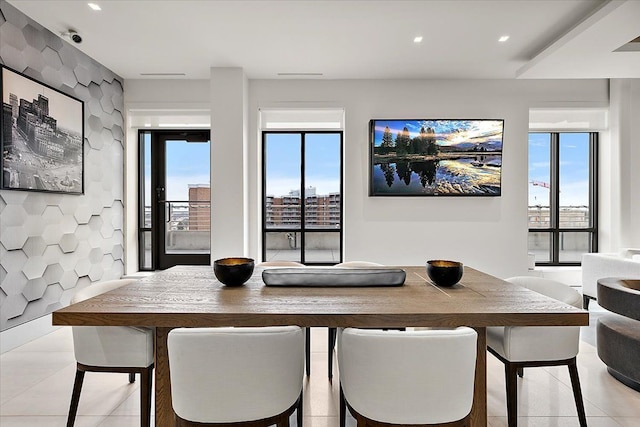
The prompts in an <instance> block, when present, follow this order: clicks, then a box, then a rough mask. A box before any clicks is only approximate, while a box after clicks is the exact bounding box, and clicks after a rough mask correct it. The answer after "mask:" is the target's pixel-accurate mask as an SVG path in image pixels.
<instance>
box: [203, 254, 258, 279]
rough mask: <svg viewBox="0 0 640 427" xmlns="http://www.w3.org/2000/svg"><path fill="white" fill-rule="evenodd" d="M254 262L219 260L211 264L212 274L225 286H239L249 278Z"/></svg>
mask: <svg viewBox="0 0 640 427" xmlns="http://www.w3.org/2000/svg"><path fill="white" fill-rule="evenodd" d="M254 266H255V262H254V261H253V259H251V258H241V257H234V258H221V259H217V260H215V261H214V262H213V272H214V273H215V275H216V277H217V278H218V280H219V281H221V282H222V283H224V284H225V285H227V286H240V285H242V284H243V283H244V282H246V281H247V280H249V277H251V274H253V267H254Z"/></svg>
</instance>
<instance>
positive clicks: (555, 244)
mask: <svg viewBox="0 0 640 427" xmlns="http://www.w3.org/2000/svg"><path fill="white" fill-rule="evenodd" d="M550 137H551V141H550V142H551V144H550V146H551V159H550V161H551V177H550V180H551V182H550V187H551V194H550V198H549V204H550V207H549V209H550V218H549V219H550V226H551V248H550V249H551V254H550V255H551V256H550V257H549V260H550V261H551V263H552V264H558V263H559V262H560V233H559V226H560V135H559V134H558V133H557V132H553V133H551V134H550Z"/></svg>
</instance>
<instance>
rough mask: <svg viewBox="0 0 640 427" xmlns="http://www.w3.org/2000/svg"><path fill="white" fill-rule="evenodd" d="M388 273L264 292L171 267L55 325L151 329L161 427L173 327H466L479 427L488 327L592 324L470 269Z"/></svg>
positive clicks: (251, 284) (252, 283)
mask: <svg viewBox="0 0 640 427" xmlns="http://www.w3.org/2000/svg"><path fill="white" fill-rule="evenodd" d="M393 268H402V269H403V270H405V272H406V280H405V283H404V285H403V286H397V287H332V286H326V287H323V286H320V287H305V286H296V287H277V286H265V284H264V282H263V281H262V271H263V268H260V267H256V268H255V270H254V272H253V275H252V277H251V278H250V279H249V280H248V281H247V282H246V283H245V284H244V285H242V286H236V287H229V286H224V285H222V284H221V283H220V282H219V281H218V280H217V279H216V278H215V275H214V273H213V269H212V268H211V267H209V266H178V267H173V268H170V269H168V270H164V271H160V272H157V273H155V274H153V275H151V276H148V277H146V278H143V279H140V280H138V281H136V282H134V283H131V284H129V285H126V286H124V287H121V288H119V289H115V290H113V291H111V292H108V293H105V294H102V295H99V296H96V297H94V298H91V299H88V300H85V301H82V302H80V303H77V304H73V305H70V306H68V307H65V308H62V309H60V310H57V311H55V312H54V313H53V324H54V325H69V326H83V325H88V326H148V327H155V328H156V329H155V331H156V332H155V334H156V335H155V385H156V388H155V405H156V406H155V420H156V426H161V427H165V426H173V425H174V412H173V408H172V406H171V383H170V376H169V360H168V353H167V335H168V333H169V331H170V330H171V329H173V328H179V327H215V326H278V325H299V326H302V327H349V326H351V327H366V328H402V327H421V326H422V327H425V326H430V327H457V326H469V327H472V328H473V329H475V330H476V331H477V332H478V344H477V348H478V352H477V362H476V374H475V375H476V378H475V389H474V399H473V407H472V410H471V422H472V425H473V426H474V427H476V426H482V427H485V426H486V425H487V385H486V378H487V372H486V355H487V352H486V348H487V345H486V327H488V326H508V325H509V326H533V325H536V326H552V325H564V326H583V325H588V324H589V315H588V312H586V311H584V310H580V309H577V308H574V307H572V306H570V305H567V304H564V303H561V302H559V301H556V300H553V299H551V298H548V297H546V296H543V295H541V294H538V293H535V292H533V291H530V290H528V289H526V288H523V287H520V286H517V285H514V284H511V283H509V282H505V281H504V280H501V279H499V278H497V277H494V276H491V275H489V274H486V273H483V272H481V271H478V270H475V269H473V268H470V267H465V268H464V275H463V277H462V279H461V281H460V282H459V283H458V284H456V285H454V286H453V287H449V288H443V287H438V286H436V285H434V284H433V283H432V282H431V281H430V280H429V279H428V277H427V275H426V271H425V268H424V267H415V266H399V267H393ZM327 285H330V284H327ZM329 357H331V355H329ZM425 363H428V361H425Z"/></svg>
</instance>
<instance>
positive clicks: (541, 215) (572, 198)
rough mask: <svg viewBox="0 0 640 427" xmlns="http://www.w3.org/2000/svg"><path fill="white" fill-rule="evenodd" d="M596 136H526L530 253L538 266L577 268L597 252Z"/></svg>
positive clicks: (585, 134) (577, 134)
mask: <svg viewBox="0 0 640 427" xmlns="http://www.w3.org/2000/svg"><path fill="white" fill-rule="evenodd" d="M597 148H598V133H597V132H532V133H529V252H530V253H534V254H535V256H536V264H537V265H580V260H581V258H582V254H583V253H586V252H596V251H597V242H598V222H597V215H596V213H597V211H598V205H597V184H596V183H597V172H598V168H597V152H598V150H597Z"/></svg>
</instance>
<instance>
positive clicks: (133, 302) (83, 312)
mask: <svg viewBox="0 0 640 427" xmlns="http://www.w3.org/2000/svg"><path fill="white" fill-rule="evenodd" d="M387 268H402V269H403V270H404V271H405V272H406V279H405V283H404V285H403V286H396V287H378V286H376V287H335V286H327V287H322V286H320V287H306V286H294V287H290V286H287V287H279V286H266V285H265V284H264V282H263V280H262V271H263V270H264V268H263V267H259V266H257V267H256V268H255V269H254V272H253V275H252V276H251V278H250V279H249V280H248V281H247V282H246V283H245V284H244V285H241V286H233V287H231V286H225V285H223V284H222V283H220V282H219V281H218V280H217V279H216V277H215V275H214V272H213V268H212V267H211V266H176V267H172V268H169V269H167V270H164V271H160V272H157V273H155V274H153V275H151V276H148V277H145V278H142V279H140V280H137V281H135V282H133V283H131V284H129V285H127V286H124V287H121V288H118V289H115V290H113V291H110V292H108V293H105V294H102V295H98V296H96V297H94V298H91V299H89V300H86V301H82V302H80V303H77V304H73V305H70V306H68V307H65V308H62V309H59V310H57V311H55V312H54V313H53V324H54V325H74V326H76V325H86V326H89V325H93V326H107V325H121V326H156V327H168V328H173V327H205V326H206V327H210V326H275V325H290V324H296V325H299V326H305V327H314V326H329V327H347V326H353V327H411V326H445V327H455V326H461V325H472V326H475V327H487V326H506V325H516V326H529V325H537V326H545V325H566V326H580V325H588V323H589V315H588V312H586V311H584V310H581V309H577V308H575V307H572V306H570V305H568V304H565V303H562V302H559V301H556V300H554V299H551V298H548V297H546V296H544V295H541V294H538V293H536V292H533V291H531V290H529V289H526V288H524V287H521V286H518V285H515V284H512V283H509V282H506V281H504V280H501V279H499V278H496V277H494V276H492V275H489V274H486V273H483V272H481V271H478V270H476V269H474V268H471V267H467V266H465V267H464V275H463V277H462V279H461V281H460V282H459V283H458V284H456V285H454V286H453V287H448V288H444V287H439V286H436V285H434V284H433V283H432V282H431V281H430V280H429V278H428V276H427V274H426V269H425V267H417V266H398V267H387Z"/></svg>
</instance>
